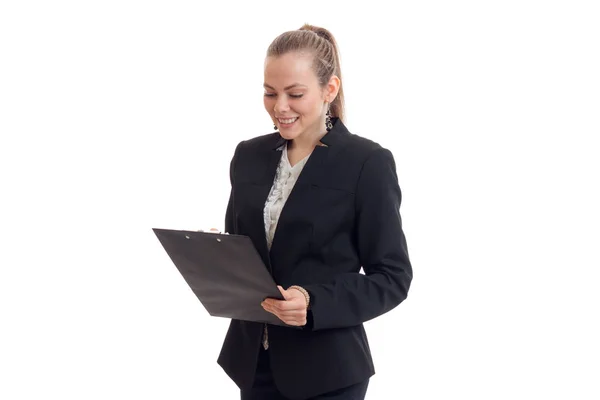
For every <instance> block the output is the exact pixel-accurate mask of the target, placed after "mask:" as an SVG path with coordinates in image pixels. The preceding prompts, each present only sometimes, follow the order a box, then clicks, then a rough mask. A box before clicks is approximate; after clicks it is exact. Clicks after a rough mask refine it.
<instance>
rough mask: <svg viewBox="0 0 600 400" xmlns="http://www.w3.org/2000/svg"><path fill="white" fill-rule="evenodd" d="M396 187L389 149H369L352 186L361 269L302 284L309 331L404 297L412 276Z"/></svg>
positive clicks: (350, 320)
mask: <svg viewBox="0 0 600 400" xmlns="http://www.w3.org/2000/svg"><path fill="white" fill-rule="evenodd" d="M401 197H402V195H401V191H400V186H399V184H398V177H397V175H396V165H395V162H394V157H393V155H392V153H391V152H390V151H389V150H387V149H385V148H378V149H377V150H374V151H373V152H372V153H371V155H370V156H369V157H368V158H367V160H366V161H365V163H364V164H363V167H362V171H361V173H360V177H359V179H358V183H357V188H356V236H355V238H356V244H357V251H358V256H359V259H360V263H361V265H362V267H363V270H364V271H365V274H364V275H363V274H361V273H359V272H356V273H344V274H340V275H338V276H337V277H336V278H335V279H334V280H333V281H332V282H328V283H324V284H310V285H305V286H304V288H305V289H306V290H307V291H308V292H309V294H310V296H311V305H310V313H311V314H312V315H311V317H310V320H311V321H310V326H309V329H310V330H320V329H331V328H342V327H348V326H354V325H359V324H361V323H363V322H366V321H368V320H370V319H373V318H375V317H377V316H379V315H381V314H384V313H386V312H388V311H390V310H391V309H393V308H394V307H396V306H397V305H398V304H400V303H401V302H402V301H403V300H404V299H406V297H407V294H408V289H409V287H410V283H411V281H412V267H411V263H410V260H409V257H408V249H407V245H406V238H405V237H404V232H403V230H402V221H401V218H400V203H401Z"/></svg>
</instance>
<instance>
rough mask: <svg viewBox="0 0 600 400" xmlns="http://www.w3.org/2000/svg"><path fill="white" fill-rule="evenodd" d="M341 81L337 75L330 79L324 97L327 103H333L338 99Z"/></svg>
mask: <svg viewBox="0 0 600 400" xmlns="http://www.w3.org/2000/svg"><path fill="white" fill-rule="evenodd" d="M340 85H341V81H340V78H338V77H337V76H336V75H332V76H331V78H329V82H327V84H326V85H325V90H324V95H325V101H326V102H328V103H332V102H333V100H335V98H336V97H337V94H338V92H339V90H340Z"/></svg>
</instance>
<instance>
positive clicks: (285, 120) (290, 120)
mask: <svg viewBox="0 0 600 400" xmlns="http://www.w3.org/2000/svg"><path fill="white" fill-rule="evenodd" d="M297 119H298V117H293V118H277V121H279V123H280V124H283V125H290V124H293V123H294V122H296V120H297Z"/></svg>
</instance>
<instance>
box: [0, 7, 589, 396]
mask: <svg viewBox="0 0 600 400" xmlns="http://www.w3.org/2000/svg"><path fill="white" fill-rule="evenodd" d="M348 3H349V2H341V1H337V2H336V1H316V2H308V1H303V2H284V1H277V2H263V3H258V4H257V3H254V2H237V3H232V2H226V3H220V4H219V5H217V4H216V2H210V3H209V4H202V3H201V2H197V1H187V2H186V1H168V2H167V1H162V2H160V1H125V0H120V1H102V2H100V1H96V2H92V1H70V2H69V1H53V2H42V1H37V2H34V1H16V0H15V1H3V2H2V3H0V4H1V5H0V61H1V62H0V134H1V141H0V174H1V187H0V190H1V194H0V202H1V207H0V227H1V229H0V268H1V269H0V398H1V399H7V400H13V399H14V400H17V399H19V400H20V399H62V400H66V399H86V400H87V399H182V400H183V399H213V398H219V399H236V398H238V390H237V387H236V386H235V385H234V384H233V382H232V381H230V380H229V378H228V377H227V376H226V375H225V373H224V372H223V371H222V370H221V369H220V367H219V366H218V365H217V364H216V358H217V355H218V352H219V350H220V347H221V343H222V340H223V336H224V334H225V331H226V328H227V325H228V321H227V320H223V319H218V318H211V317H209V316H208V314H207V313H206V311H205V310H204V309H203V308H202V306H201V304H200V303H199V302H198V301H197V299H196V298H195V297H194V295H193V293H192V292H191V290H190V289H189V288H188V287H187V285H186V284H185V282H184V281H183V279H182V278H181V276H180V275H179V273H178V271H177V270H176V268H175V267H174V266H173V264H172V263H171V261H170V259H169V258H168V256H167V255H166V253H165V252H164V250H163V249H162V247H161V246H160V244H159V243H158V240H157V239H156V238H155V237H154V235H153V232H152V230H151V228H153V227H162V228H175V229H207V228H210V227H217V228H219V229H222V228H223V219H224V213H225V206H226V202H227V198H228V195H229V181H228V168H229V161H230V159H231V156H232V154H233V150H234V148H235V145H236V144H237V143H238V142H239V141H240V140H242V139H247V138H251V137H253V136H257V135H262V134H264V133H268V132H271V131H272V125H271V123H270V120H269V117H268V115H267V113H266V112H265V111H264V109H263V105H262V93H263V90H262V83H263V76H262V68H263V60H264V54H265V51H266V48H267V47H268V45H269V43H270V42H271V40H272V39H274V38H275V36H277V35H278V34H280V33H282V32H283V31H286V30H292V29H297V28H299V27H300V26H301V25H302V24H303V23H304V22H309V23H312V24H315V25H321V26H324V27H326V28H328V29H329V30H331V32H332V33H333V34H334V35H335V36H336V38H337V40H338V42H339V46H340V51H341V56H342V67H343V83H344V85H345V91H346V96H347V97H346V99H347V111H348V120H347V126H348V127H349V129H350V130H351V131H352V132H353V133H357V134H359V135H362V136H366V137H368V138H371V139H373V140H375V141H378V142H379V143H381V144H382V145H383V146H385V147H388V148H389V149H390V150H392V152H393V154H394V156H395V158H396V162H397V167H398V174H399V179H400V186H401V188H402V190H403V204H402V208H401V212H402V216H403V221H404V228H405V233H406V236H407V240H408V244H409V251H410V255H411V260H412V262H413V266H414V281H413V286H412V288H411V291H410V293H409V297H408V299H407V300H406V302H404V303H403V304H401V305H400V306H399V307H398V308H397V309H395V310H393V311H392V312H390V313H388V314H386V315H384V316H382V317H380V318H378V319H376V320H373V321H370V322H368V323H367V324H366V327H367V331H368V333H369V335H370V340H371V346H372V351H373V356H374V359H375V363H376V369H377V374H376V375H375V376H374V377H373V378H372V380H371V384H370V388H369V393H368V395H367V398H368V399H369V400H378V399H407V400H408V399H410V400H416V399H427V400H429V399H461V400H465V399H486V400H487V399H578V400H580V399H598V398H600V387H599V385H600V379H599V377H600V347H599V345H598V341H599V338H600V328H599V320H600V317H599V315H600V311H599V308H600V307H599V306H600V296H599V293H598V292H599V290H598V285H599V280H598V277H599V274H598V269H599V268H600V257H599V255H598V251H599V239H600V235H599V223H600V215H599V214H600V213H599V211H598V209H599V208H600V196H599V193H598V192H599V181H600V179H599V172H600V165H599V164H600V163H599V161H598V159H599V156H598V154H599V153H600V148H599V146H598V145H597V142H596V140H597V139H598V136H599V134H600V123H599V111H600V78H599V77H600V73H599V71H600V55H599V49H600V39H599V38H600V28H599V26H600V24H599V23H598V21H599V20H600V14H599V13H598V10H597V7H595V6H596V4H594V3H596V2H593V1H588V2H585V1H573V0H571V1H525V0H520V1H502V2H500V1H496V2H492V1H412V2H408V1H405V2H399V3H397V4H395V5H393V6H392V5H391V4H392V3H391V2H390V3H384V2H376V1H369V2H356V4H348ZM290 362H293V360H290Z"/></svg>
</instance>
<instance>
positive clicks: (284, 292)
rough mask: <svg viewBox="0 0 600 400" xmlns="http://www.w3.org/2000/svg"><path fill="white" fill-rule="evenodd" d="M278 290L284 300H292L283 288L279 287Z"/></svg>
mask: <svg viewBox="0 0 600 400" xmlns="http://www.w3.org/2000/svg"><path fill="white" fill-rule="evenodd" d="M277 289H279V292H281V295H282V296H283V298H284V299H286V300H289V299H290V295H289V294H288V292H287V290H285V289H284V288H283V287H281V286H279V285H277Z"/></svg>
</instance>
